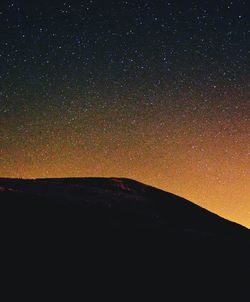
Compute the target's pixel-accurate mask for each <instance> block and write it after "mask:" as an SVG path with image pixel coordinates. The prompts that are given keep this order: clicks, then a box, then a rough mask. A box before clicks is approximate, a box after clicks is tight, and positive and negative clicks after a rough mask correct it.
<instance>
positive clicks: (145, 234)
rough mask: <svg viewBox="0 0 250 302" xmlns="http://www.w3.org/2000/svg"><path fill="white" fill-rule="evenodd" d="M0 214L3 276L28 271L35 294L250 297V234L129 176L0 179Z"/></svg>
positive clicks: (187, 299)
mask: <svg viewBox="0 0 250 302" xmlns="http://www.w3.org/2000/svg"><path fill="white" fill-rule="evenodd" d="M0 208H1V211H0V212H1V214H0V215H1V223H2V227H1V239H2V240H1V241H2V246H3V248H2V250H3V251H4V252H5V253H6V259H8V261H7V260H6V261H3V262H6V263H5V264H6V265H7V270H6V276H5V279H7V280H8V278H13V276H17V278H18V279H19V280H22V279H23V278H24V276H25V275H26V273H27V274H28V275H29V277H31V280H30V279H29V281H27V282H28V287H29V289H30V291H32V290H31V289H36V290H35V293H38V294H39V293H40V295H42V294H43V293H44V291H45V288H47V286H45V284H47V283H49V284H50V285H51V286H52V288H53V290H55V288H57V286H56V284H58V283H59V288H58V291H59V292H60V293H62V292H64V291H65V290H66V289H67V288H68V287H69V284H70V283H71V281H72V280H74V281H73V282H72V283H73V285H74V286H75V290H73V291H71V293H70V300H74V299H73V297H72V295H73V294H74V293H75V292H76V291H77V292H78V291H79V289H80V292H81V293H82V294H84V293H86V292H87V291H89V290H90V288H91V290H90V291H91V293H92V296H95V295H101V296H102V297H103V299H104V297H107V296H106V295H110V294H112V295H116V294H115V293H116V292H117V296H116V298H117V300H120V299H121V297H126V300H133V299H137V300H138V299H139V300H143V299H144V298H145V297H148V298H150V300H153V301H159V300H164V301H167V300H168V298H169V301H175V300H178V301H191V300H194V299H197V298H198V299H197V300H200V301H205V300H206V299H208V300H210V301H221V300H222V299H224V300H226V301H229V300H231V299H232V301H249V299H250V289H249V288H250V286H249V284H250V261H249V258H250V231H249V230H248V229H246V228H244V227H242V226H240V225H238V224H236V223H233V222H230V221H227V220H225V219H223V218H221V217H219V216H217V215H215V214H213V213H211V212H209V211H207V210H205V209H203V208H201V207H199V206H197V205H195V204H193V203H191V202H189V201H187V200H185V199H183V198H180V197H178V196H176V195H173V194H170V193H167V192H164V191H162V190H159V189H156V188H153V187H150V186H147V185H144V184H141V183H139V182H136V181H133V180H130V179H119V178H76V179H36V180H21V179H0ZM2 259H5V258H4V257H3V258H2ZM38 280H39V281H38ZM41 280H42V281H41ZM66 280H67V281H66ZM36 281H37V282H36ZM65 281H66V284H67V286H65V285H64V284H65ZM60 284H61V285H60ZM176 288H177V289H176ZM23 290H24V287H23V286H22V287H21V291H23ZM66 291H67V290H66ZM132 293H133V294H132ZM65 295H66V293H65ZM170 295H171V298H170ZM173 295H174V297H175V298H174V299H173ZM183 295H184V297H186V299H185V298H184V299H182V298H181V297H182V296H183ZM105 299H106V298H105ZM34 300H36V299H34Z"/></svg>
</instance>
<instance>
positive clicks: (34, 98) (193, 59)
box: [0, 0, 250, 227]
mask: <svg viewBox="0 0 250 302" xmlns="http://www.w3.org/2000/svg"><path fill="white" fill-rule="evenodd" d="M0 176H1V177H22V178H35V177H69V176H70V177H85V176H112V177H114V176H115V177H129V178H133V179H137V180H139V181H142V182H145V183H147V184H151V185H153V186H157V187H159V188H162V189H164V190H166V191H168V192H173V193H175V194H177V195H181V196H183V197H186V198H188V199H190V200H192V201H193V202H195V203H197V204H199V205H201V206H203V207H206V208H208V209H210V210H212V211H213V212H216V213H218V214H220V215H222V216H224V217H226V218H229V219H231V220H234V221H237V222H239V223H241V224H244V225H247V226H248V227H250V3H249V1H239V0H238V1H234V0H233V1H211V0H207V1H202V0H201V1H157V0H154V1H147V0H145V1H139V0H133V1H132V0H131V1H122V0H113V1H111V0H103V1H97V0H92V1H91V0H89V1H47V0H43V1H5V0H3V1H1V3H0Z"/></svg>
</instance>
